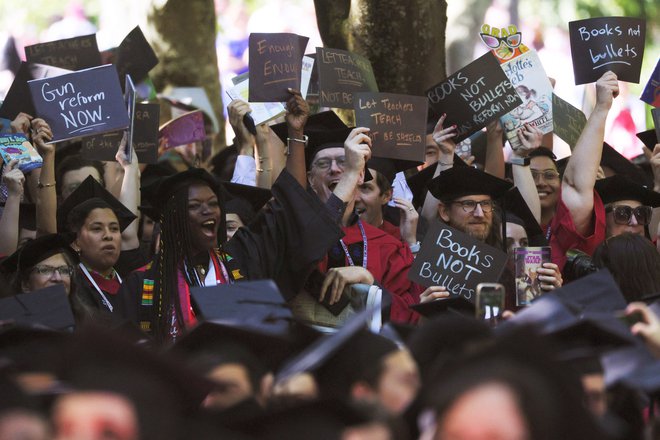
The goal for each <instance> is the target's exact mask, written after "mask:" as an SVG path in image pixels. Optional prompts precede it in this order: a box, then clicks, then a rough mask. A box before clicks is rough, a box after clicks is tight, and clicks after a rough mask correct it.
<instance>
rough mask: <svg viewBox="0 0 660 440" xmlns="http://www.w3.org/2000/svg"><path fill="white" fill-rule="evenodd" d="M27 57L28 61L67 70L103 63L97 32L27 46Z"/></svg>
mask: <svg viewBox="0 0 660 440" xmlns="http://www.w3.org/2000/svg"><path fill="white" fill-rule="evenodd" d="M25 58H26V59H27V62H28V63H39V64H47V65H49V66H55V67H60V68H62V69H67V70H81V69H88V68H90V67H96V66H100V65H101V54H100V53H99V48H98V46H97V44H96V34H91V35H84V36H82V37H74V38H67V39H65V40H58V41H50V42H48V43H39V44H34V45H32V46H26V47H25Z"/></svg>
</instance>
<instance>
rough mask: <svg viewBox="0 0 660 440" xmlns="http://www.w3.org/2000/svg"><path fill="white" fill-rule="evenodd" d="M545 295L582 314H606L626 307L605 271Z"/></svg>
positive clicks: (610, 276)
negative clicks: (554, 297) (572, 307)
mask: <svg viewBox="0 0 660 440" xmlns="http://www.w3.org/2000/svg"><path fill="white" fill-rule="evenodd" d="M546 295H551V296H557V297H558V298H559V299H560V300H561V301H563V302H564V303H568V304H569V305H574V306H577V307H578V308H579V309H580V310H582V311H584V312H604V313H608V312H612V311H616V310H623V309H625V308H626V306H627V303H626V300H625V298H624V297H623V294H622V293H621V290H620V289H619V286H618V284H617V283H616V281H614V278H612V275H611V274H610V272H609V271H608V270H607V269H601V270H599V271H598V272H596V273H592V274H590V275H587V276H585V277H582V278H579V279H577V280H575V281H572V282H570V283H568V284H565V285H564V286H562V287H561V288H560V289H557V290H553V291H552V292H549V293H546V294H545V295H544V296H546Z"/></svg>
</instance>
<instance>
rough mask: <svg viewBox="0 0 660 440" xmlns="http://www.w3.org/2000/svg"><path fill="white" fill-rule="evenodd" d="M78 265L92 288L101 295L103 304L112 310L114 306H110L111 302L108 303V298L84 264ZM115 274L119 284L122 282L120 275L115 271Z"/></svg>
mask: <svg viewBox="0 0 660 440" xmlns="http://www.w3.org/2000/svg"><path fill="white" fill-rule="evenodd" d="M79 266H80V270H82V272H83V274H84V275H85V278H87V281H89V282H90V284H91V285H92V286H94V288H95V289H96V291H97V292H98V293H99V295H101V302H102V303H103V305H104V306H106V307H107V308H108V310H110V311H111V312H112V311H113V309H114V307H112V304H110V301H108V298H107V297H106V296H105V294H104V293H103V291H102V290H101V288H100V287H99V285H98V284H96V281H94V278H92V275H91V274H90V273H89V271H88V270H87V268H86V267H85V265H84V264H82V263H80V264H79ZM115 274H116V276H117V280H119V284H121V283H122V281H121V277H120V276H119V274H118V273H116V272H115Z"/></svg>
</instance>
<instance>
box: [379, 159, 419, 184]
mask: <svg viewBox="0 0 660 440" xmlns="http://www.w3.org/2000/svg"><path fill="white" fill-rule="evenodd" d="M417 163H418V162H412V161H408V160H400V159H388V158H385V157H372V158H371V159H369V161H367V168H371V169H372V170H376V171H378V172H379V173H380V174H382V175H383V176H385V178H386V179H387V181H388V182H389V183H390V185H391V184H392V183H393V182H394V177H395V176H396V173H399V172H401V171H405V170H407V169H409V168H413V167H414V166H416V165H417Z"/></svg>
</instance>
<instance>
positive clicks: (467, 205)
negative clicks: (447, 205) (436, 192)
mask: <svg viewBox="0 0 660 440" xmlns="http://www.w3.org/2000/svg"><path fill="white" fill-rule="evenodd" d="M452 203H457V204H459V205H461V208H463V211H465V212H474V210H475V209H477V205H479V206H481V210H482V211H483V212H485V213H489V212H493V209H494V208H495V202H493V201H492V200H481V201H479V202H477V201H476V200H455V201H453V202H452Z"/></svg>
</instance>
